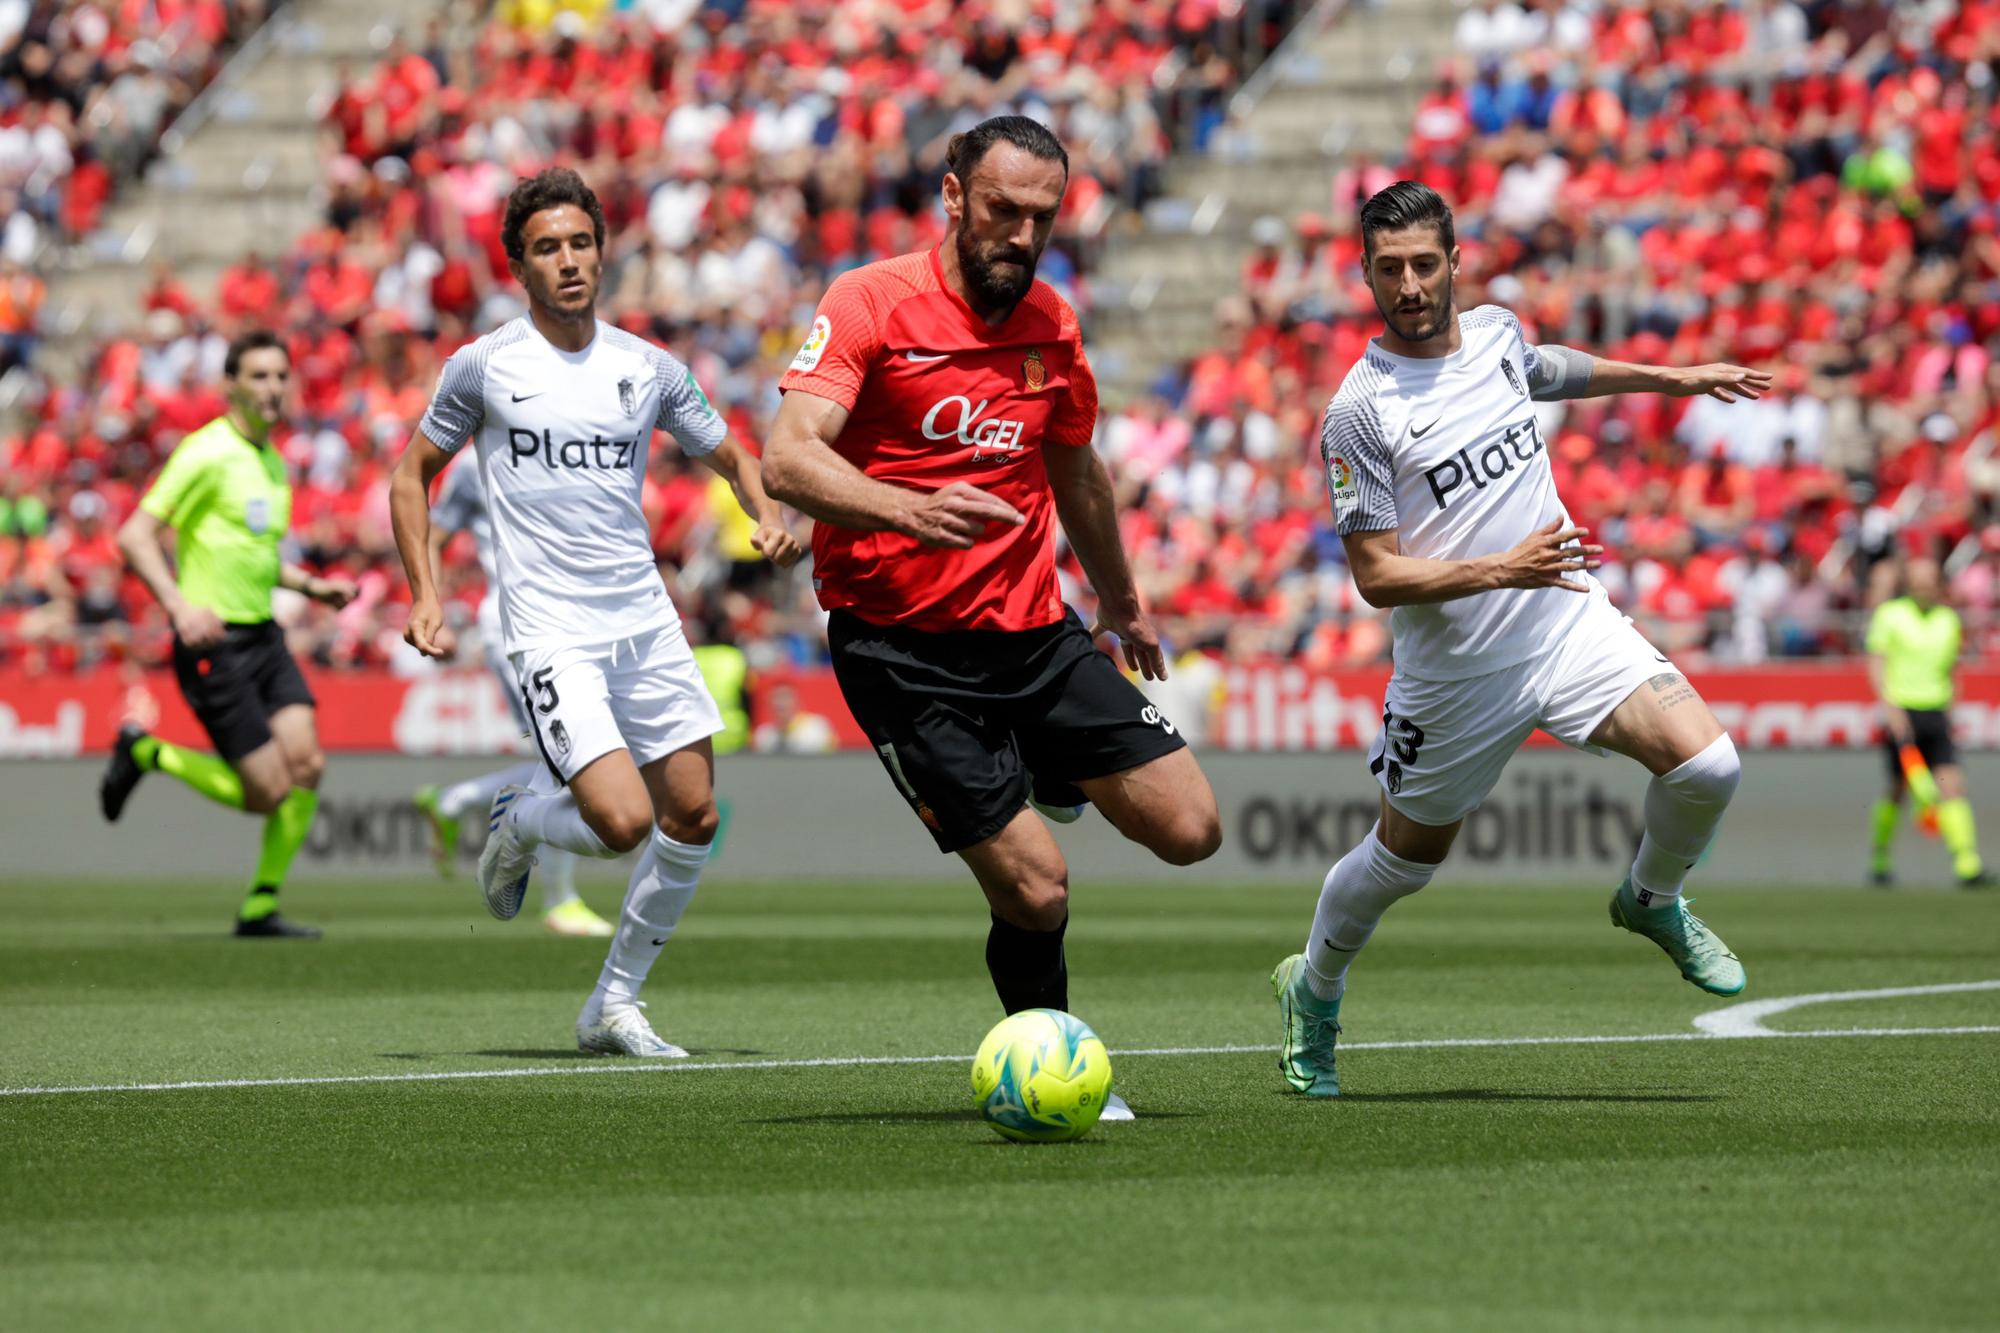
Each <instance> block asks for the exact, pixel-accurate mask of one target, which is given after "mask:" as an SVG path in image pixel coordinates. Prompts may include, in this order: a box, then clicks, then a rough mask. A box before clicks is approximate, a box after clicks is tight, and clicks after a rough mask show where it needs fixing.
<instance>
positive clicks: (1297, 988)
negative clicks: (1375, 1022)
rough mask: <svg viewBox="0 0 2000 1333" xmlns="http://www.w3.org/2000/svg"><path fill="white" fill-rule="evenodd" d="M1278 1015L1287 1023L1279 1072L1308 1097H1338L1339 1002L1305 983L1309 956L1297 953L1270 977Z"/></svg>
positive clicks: (1293, 1086) (1279, 966)
mask: <svg viewBox="0 0 2000 1333" xmlns="http://www.w3.org/2000/svg"><path fill="white" fill-rule="evenodd" d="M1271 989H1272V990H1273V991H1275V992H1277V996H1278V1012H1279V1014H1281V1015H1282V1016H1283V1017H1284V1020H1285V1045H1284V1052H1283V1054H1281V1055H1280V1056H1279V1057H1278V1069H1279V1071H1280V1072H1281V1073H1283V1074H1284V1076H1285V1082H1287V1083H1289V1084H1291V1085H1292V1088H1293V1090H1294V1091H1297V1092H1303V1093H1304V1094H1305V1095H1306V1096H1308V1097H1338V1096H1339V1095H1340V1075H1339V1074H1337V1073H1336V1072H1334V1068H1333V1044H1334V1043H1335V1042H1336V1041H1338V1040H1339V1039H1340V1023H1339V1018H1340V1001H1339V1000H1322V999H1320V998H1319V997H1318V996H1317V995H1314V994H1313V993H1312V987H1310V986H1308V985H1307V984H1306V956H1305V955H1304V954H1302V953H1295V954H1293V955H1292V956H1291V957H1290V958H1287V959H1286V960H1285V961H1284V962H1282V963H1279V964H1278V970H1277V971H1275V972H1273V973H1272V974H1271Z"/></svg>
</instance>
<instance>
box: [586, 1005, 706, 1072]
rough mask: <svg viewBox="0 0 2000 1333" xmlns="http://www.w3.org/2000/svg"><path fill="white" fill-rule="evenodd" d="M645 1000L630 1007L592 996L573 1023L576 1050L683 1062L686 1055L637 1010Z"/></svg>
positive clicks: (643, 1006)
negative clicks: (664, 1037) (606, 1001)
mask: <svg viewBox="0 0 2000 1333" xmlns="http://www.w3.org/2000/svg"><path fill="white" fill-rule="evenodd" d="M645 1007H646V1002H645V1001H644V1000H639V1001H636V1002H634V1003H632V1004H619V1005H609V1004H605V1003H604V1001H603V998H602V997H601V996H598V995H595V994H593V995H592V996H591V997H590V1000H589V1001H588V1002H587V1003H586V1004H585V1005H584V1006H583V1012H582V1013H581V1014H579V1015H577V1020H576V1048H577V1049H578V1050H579V1051H595V1052H596V1053H598V1054H600V1055H636V1056H639V1057H640V1058H641V1059H646V1060H685V1059H687V1052H686V1051H684V1050H682V1049H681V1048H680V1047H678V1046H676V1045H674V1044H673V1043H672V1042H670V1041H662V1040H661V1039H660V1034H659V1033H657V1032H655V1031H653V1025H652V1024H651V1023H648V1022H647V1021H646V1016H645V1015H644V1014H642V1013H640V1012H639V1011H640V1010H641V1009H644V1008H645Z"/></svg>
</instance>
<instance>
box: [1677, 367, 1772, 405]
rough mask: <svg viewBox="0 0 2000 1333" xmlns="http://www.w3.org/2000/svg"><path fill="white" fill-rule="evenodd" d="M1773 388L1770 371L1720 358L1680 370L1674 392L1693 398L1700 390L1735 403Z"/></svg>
mask: <svg viewBox="0 0 2000 1333" xmlns="http://www.w3.org/2000/svg"><path fill="white" fill-rule="evenodd" d="M1770 390H1771V372H1770V371H1768V370H1752V369H1750V367H1748V366H1732V365H1729V364H1728V363H1727V362H1721V361H1718V362H1716V363H1715V364H1713V365H1707V366H1689V367H1688V368H1687V369H1685V370H1681V371H1677V372H1676V373H1675V376H1674V387H1673V389H1672V390H1671V393H1672V394H1673V396H1674V397H1676V398H1692V397H1694V395H1696V394H1698V393H1705V394H1707V395H1708V396H1709V397H1710V398H1719V399H1721V400H1722V401H1723V402H1725V403H1733V402H1735V401H1736V400H1737V399H1739V398H1762V397H1763V396H1764V395H1765V394H1767V393H1769V392H1770Z"/></svg>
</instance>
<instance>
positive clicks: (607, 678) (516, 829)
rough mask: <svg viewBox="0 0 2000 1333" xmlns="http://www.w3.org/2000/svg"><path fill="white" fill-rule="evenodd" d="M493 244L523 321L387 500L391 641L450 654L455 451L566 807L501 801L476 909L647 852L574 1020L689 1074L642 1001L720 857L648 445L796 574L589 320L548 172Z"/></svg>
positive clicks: (519, 679) (411, 452)
mask: <svg viewBox="0 0 2000 1333" xmlns="http://www.w3.org/2000/svg"><path fill="white" fill-rule="evenodd" d="M502 236H503V240H504V243H505V245H506V248H507V255H508V258H509V260H510V261H511V267H512V270H513V273H514V277H515V278H516V279H517V280H518V281H519V282H520V283H521V285H522V287H523V288H525V289H526V291H527V294H528V313H527V314H526V315H524V316H522V317H520V318H518V319H514V320H512V321H510V322H508V323H507V324H504V325H502V326H501V327H500V328H498V329H495V330H494V331H493V332H491V333H489V334H487V335H486V336H485V337H483V338H480V339H479V340H478V341H477V342H474V343H472V344H470V345H468V346H466V347H462V348H460V349H459V350H458V351H456V352H454V353H453V354H452V356H451V359H450V360H449V361H448V362H447V363H446V365H445V368H444V372H443V374H442V375H441V376H440V377H439V380H438V387H437V391H436V393H435V394H434V395H433V396H432V399H431V405H430V410H429V411H428V412H426V413H425V414H424V418H423V420H422V421H421V422H420V423H419V424H418V427H417V432H416V434H415V436H414V437H413V438H412V439H411V441H410V446H409V448H408V449H407V450H406V451H405V452H404V454H403V457H402V460H401V461H400V462H399V463H398V464H397V467H396V472H395V476H394V478H393V480H392V481H391V484H390V513H391V521H392V522H393V524H394V527H395V530H396V545H397V547H398V549H399V550H400V551H401V552H402V556H403V568H404V570H405V572H406V573H407V575H408V577H409V581H410V593H411V607H410V622H409V627H408V629H407V630H406V631H405V637H406V638H407V639H408V640H409V641H410V643H411V644H412V645H413V646H415V647H416V648H417V649H418V651H420V652H423V653H426V654H428V655H430V656H433V657H442V656H445V655H447V654H449V653H451V652H452V651H454V649H455V647H456V645H455V643H454V642H453V640H452V635H451V633H450V631H449V630H447V629H446V628H445V627H444V613H443V610H442V609H441V607H440V606H439V603H438V592H437V586H436V580H435V576H434V574H433V570H432V557H431V537H430V528H431V517H430V489H431V483H432V482H433V481H434V480H435V479H436V478H437V475H438V473H440V472H442V471H443V470H444V468H445V466H446V465H447V464H448V463H450V462H451V459H452V456H453V455H454V454H455V453H456V452H457V451H458V450H459V449H460V448H461V447H462V446H463V445H464V444H465V443H466V441H468V440H470V441H472V442H473V445H474V449H475V452H476V455H477V457H476V460H475V464H476V466H477V467H478V468H479V469H480V471H481V473H482V474H483V480H484V490H485V494H486V499H487V506H488V510H489V513H490V516H491V520H492V525H493V536H492V549H493V556H494V559H493V564H494V573H495V581H496V583H497V585H498V587H499V590H500V629H501V637H502V646H503V648H504V649H505V651H506V654H507V660H508V662H509V664H510V665H511V666H512V668H513V676H514V679H515V683H516V686H517V688H519V690H520V691H521V695H522V702H523V704H524V705H525V707H526V711H527V712H528V715H529V720H530V724H531V730H532V731H533V733H534V736H535V741H536V744H537V745H538V746H539V747H540V749H541V752H542V758H543V759H544V760H545V761H546V763H547V765H548V769H549V772H550V773H551V774H552V775H554V777H555V779H556V780H557V781H558V782H559V783H560V784H561V785H562V788H563V789H562V790H559V791H553V792H550V791H540V790H535V791H530V790H528V789H525V788H523V787H521V786H506V787H503V788H501V790H500V792H499V794H498V795H497V796H496V797H495V798H494V801H493V806H492V810H491V814H490V817H489V820H488V830H489V831H488V835H487V844H486V850H485V851H484V853H483V854H482V855H481V856H480V860H479V886H480V890H481V892H482V893H483V894H484V895H485V898H486V904H487V908H488V910H489V911H491V912H492V913H493V915H494V916H496V917H499V918H500V919H501V920H506V919H509V918H511V917H512V916H514V915H515V914H516V913H517V912H519V911H520V910H521V900H522V897H523V896H524V895H525V894H526V892H527V887H528V879H529V875H530V873H531V871H532V869H533V867H534V864H535V862H534V855H533V851H534V848H535V847H536V846H537V845H546V846H548V847H552V848H560V849H564V850H567V851H571V852H575V853H577V854H579V855H582V856H595V857H607V858H608V857H613V856H617V855H620V854H622V853H624V852H629V851H632V850H634V849H636V848H638V847H640V846H642V845H643V846H644V847H645V851H644V853H643V854H642V855H641V856H640V858H639V864H638V867H637V869H635V870H634V871H633V874H632V879H631V882H630V884H629V885H628V887H627V889H626V893H625V906H624V912H623V914H622V917H621V920H620V922H619V925H618V930H617V933H616V934H615V935H613V937H612V940H611V949H610V954H609V956H608V957H607V958H606V960H605V963H604V970H603V972H602V973H601V974H600V975H599V977H598V982H597V987H596V989H594V990H593V991H592V992H591V994H590V997H589V999H588V1000H586V1001H585V1003H584V1006H583V1011H582V1013H581V1014H580V1015H579V1016H578V1018H577V1023H576V1037H577V1045H578V1046H579V1047H580V1048H581V1049H583V1050H587V1051H603V1052H607V1053H614V1054H624V1055H638V1056H649V1057H666V1058H672V1057H679V1056H685V1055H686V1054H687V1052H686V1051H684V1050H682V1049H681V1048H680V1047H678V1046H674V1045H671V1044H670V1043H668V1042H665V1041H662V1040H661V1039H660V1037H659V1035H658V1034H657V1033H655V1032H654V1031H653V1028H652V1026H651V1025H650V1024H649V1023H648V1022H647V1021H646V1016H645V1014H644V1013H643V1012H642V1004H641V1002H640V1000H639V991H640V988H641V986H642V985H643V984H644V983H645V979H646V975H647V973H648V972H649V971H650V970H651V968H652V965H653V963H654V961H655V960H656V959H657V958H658V957H659V955H660V950H661V949H662V948H663V947H664V946H665V945H666V943H667V941H668V940H669V939H671V938H672V937H673V933H674V930H675V928H676V926H678V925H679V923H680V918H681V914H682V912H684V911H685V910H686V908H687V905H688V902H689V901H690V900H691V899H692V898H693V897H694V891H695V886H696V883H697V882H698V881H699V879H700V877H701V871H702V867H703V866H704V865H706V864H707V861H708V857H709V851H710V845H711V843H712V842H713V840H714V838H715V833H716V827H717V819H718V817H717V813H716V807H715V796H714V783H715V771H714V770H715V756H714V751H713V747H712V746H711V744H710V740H709V738H710V737H711V736H713V735H715V733H716V732H717V731H719V730H721V728H722V716H721V713H720V712H719V711H718V710H717V708H716V705H715V700H714V699H713V698H712V697H711V696H710V694H709V691H708V687H707V686H706V685H705V684H703V682H702V678H701V673H700V672H699V671H698V670H697V668H696V666H695V660H694V655H693V652H692V651H691V650H690V648H689V646H688V641H687V636H686V635H685V634H684V633H683V632H682V630H681V624H680V617H679V615H678V614H677V613H676V612H675V610H674V606H673V603H672V601H671V600H669V598H668V597H667V591H666V587H665V586H664V584H663V583H662V582H661V580H660V571H659V568H658V567H657V566H656V565H655V564H654V561H653V550H652V543H651V532H650V530H649V528H648V526H647V523H646V518H645V514H644V512H643V511H642V509H641V508H640V492H641V487H642V485H643V483H644V480H645V476H646V460H647V456H648V454H649V452H650V450H651V446H652V438H653V433H654V432H655V431H656V430H666V431H670V432H672V433H673V435H674V437H675V439H676V440H677V441H678V442H679V444H680V446H681V448H682V449H684V450H686V451H687V452H688V453H690V454H693V455H695V456H697V457H699V458H700V459H701V460H702V461H703V462H704V463H706V464H707V465H708V466H709V467H711V468H713V469H714V470H715V471H716V472H718V473H719V474H721V475H722V476H724V477H727V478H728V479H729V481H730V482H731V484H732V485H733V486H734V487H735V490H736V495H737V499H738V503H740V504H742V505H743V507H744V509H745V510H746V512H748V513H750V514H751V515H753V516H754V517H755V518H756V520H757V525H758V526H757V532H756V542H757V549H758V550H760V551H762V552H763V553H764V555H765V556H766V557H767V558H769V559H770V560H772V561H774V562H776V563H778V564H779V565H781V566H782V565H790V564H792V563H793V562H795V561H796V560H797V559H798V558H799V556H800V554H801V549H800V547H799V544H798V542H797V541H796V540H795V539H794V538H793V537H792V536H791V534H789V533H788V532H786V531H785V528H784V523H783V515H782V514H781V512H780V511H779V509H778V506H777V505H776V504H775V503H774V502H773V501H772V500H771V499H770V498H769V497H768V496H766V495H765V494H764V490H763V487H762V485H761V484H760V482H759V480H758V466H757V460H756V458H755V457H754V456H753V455H752V454H750V453H749V452H748V451H747V450H745V449H744V448H743V447H742V446H741V445H739V444H737V443H736V442H735V441H734V440H732V439H730V438H729V432H728V429H727V427H725V426H724V425H723V422H722V418H721V417H720V416H719V415H717V413H716V411H715V408H714V407H713V406H711V405H710V403H709V401H708V396H707V395H706V394H704V393H703V392H702V391H701V387H700V386H699V385H698V384H696V383H695V380H694V375H693V374H692V372H690V371H689V370H688V368H687V367H686V366H684V365H682V364H681V363H680V362H679V361H678V360H676V359H675V358H674V357H672V356H670V355H669V354H668V353H666V352H665V351H663V350H661V349H660V348H658V347H655V346H654V345H653V344H651V343H649V342H647V341H645V340H644V339H642V338H637V337H634V336H633V335H631V334H629V333H626V332H625V331H623V330H622V329H618V328H614V327H612V326H611V325H609V324H605V323H602V322H601V321H599V320H598V318H597V309H596V307H597V291H598V285H599V281H600V279H601V277H602V273H603V268H602V264H603V252H604V210H603V208H602V206H601V205H600V204H599V203H598V200H597V196H596V195H595V194H593V193H592V192H591V190H590V188H589V187H588V186H586V185H585V184H584V183H583V181H582V179H581V178H580V177H578V176H577V174H576V173H575V172H573V171H570V170H567V169H565V168H553V169H551V170H548V171H544V172H542V173H541V174H540V175H537V176H535V177H533V178H531V179H528V180H524V181H522V182H521V183H520V184H519V185H518V186H516V187H515V189H514V192H513V193H512V194H511V195H510V196H509V197H508V200H507V210H506V217H505V222H504V224H503V233H502ZM538 785H539V783H538Z"/></svg>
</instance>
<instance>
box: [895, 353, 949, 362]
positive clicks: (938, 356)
mask: <svg viewBox="0 0 2000 1333" xmlns="http://www.w3.org/2000/svg"><path fill="white" fill-rule="evenodd" d="M903 355H904V356H906V357H908V358H910V360H912V361H942V360H944V359H945V358H946V357H947V356H950V355H951V353H949V352H932V353H931V354H930V355H929V356H925V355H924V354H923V353H922V352H905V353H903Z"/></svg>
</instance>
